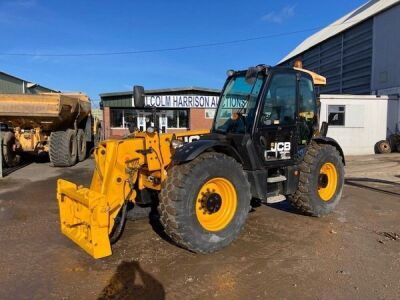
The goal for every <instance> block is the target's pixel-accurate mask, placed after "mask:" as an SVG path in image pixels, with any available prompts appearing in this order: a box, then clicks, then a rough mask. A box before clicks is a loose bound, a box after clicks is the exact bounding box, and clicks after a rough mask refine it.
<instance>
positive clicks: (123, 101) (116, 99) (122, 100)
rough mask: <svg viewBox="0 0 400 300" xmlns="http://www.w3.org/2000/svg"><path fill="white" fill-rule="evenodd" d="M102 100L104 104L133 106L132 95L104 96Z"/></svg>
mask: <svg viewBox="0 0 400 300" xmlns="http://www.w3.org/2000/svg"><path fill="white" fill-rule="evenodd" d="M101 101H102V103H103V105H104V106H109V107H132V95H120V96H112V97H102V98H101Z"/></svg>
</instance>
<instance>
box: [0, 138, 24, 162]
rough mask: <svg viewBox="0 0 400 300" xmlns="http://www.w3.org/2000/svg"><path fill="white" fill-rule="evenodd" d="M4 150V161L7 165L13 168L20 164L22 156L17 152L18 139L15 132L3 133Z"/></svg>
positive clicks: (2, 143)
mask: <svg viewBox="0 0 400 300" xmlns="http://www.w3.org/2000/svg"><path fill="white" fill-rule="evenodd" d="M1 145H2V148H3V149H2V150H3V161H4V163H5V166H6V167H9V168H12V167H15V166H17V165H18V164H19V162H20V161H21V156H20V155H18V154H17V152H16V148H17V141H16V138H15V135H14V133H12V132H5V133H4V134H2V141H1Z"/></svg>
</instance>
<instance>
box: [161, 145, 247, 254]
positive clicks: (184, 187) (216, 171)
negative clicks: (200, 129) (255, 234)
mask: <svg viewBox="0 0 400 300" xmlns="http://www.w3.org/2000/svg"><path fill="white" fill-rule="evenodd" d="M218 177H220V178H224V179H227V180H228V181H229V182H230V183H231V184H232V185H233V187H234V189H235V191H236V195H237V208H236V211H235V214H234V215H233V217H232V220H231V221H230V222H229V223H228V224H227V225H226V227H224V228H222V229H221V230H219V231H208V230H206V229H205V228H204V227H203V226H202V225H201V224H200V222H199V221H198V218H197V216H196V211H195V210H196V205H197V204H198V203H197V201H198V199H197V196H198V194H199V191H200V189H201V187H202V186H203V184H204V183H206V182H207V181H209V180H210V179H213V178H218ZM159 198H160V205H159V213H160V221H161V224H162V225H163V227H164V229H165V232H166V233H167V234H168V236H169V237H170V238H171V239H172V240H173V241H174V242H175V243H176V244H178V245H179V246H181V247H183V248H186V249H188V250H190V251H193V252H197V253H211V252H214V251H217V250H219V249H221V248H223V247H225V246H227V245H229V244H230V243H231V242H232V241H233V240H235V239H236V238H237V236H238V235H239V233H240V231H241V230H242V228H243V226H244V224H245V222H246V218H247V215H248V211H249V207H250V200H251V193H250V184H249V182H248V180H247V176H246V174H245V172H244V171H243V168H242V166H241V165H240V164H239V163H238V162H236V161H235V160H234V159H233V158H232V157H229V156H227V155H224V154H221V153H216V152H206V153H204V154H201V155H200V156H198V157H197V158H196V159H194V160H193V161H191V162H189V163H186V164H182V165H175V166H173V167H172V168H171V169H170V170H169V171H168V178H167V180H166V181H165V182H164V183H163V187H162V189H161V192H160V195H159Z"/></svg>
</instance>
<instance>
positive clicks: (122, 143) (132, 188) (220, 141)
mask: <svg viewBox="0 0 400 300" xmlns="http://www.w3.org/2000/svg"><path fill="white" fill-rule="evenodd" d="M323 84H326V80H325V78H324V77H322V76H320V75H317V74H315V73H313V72H311V71H307V70H304V69H301V68H296V67H295V68H288V67H269V66H266V65H258V66H256V67H251V68H249V69H248V70H245V71H228V78H227V80H226V83H225V86H224V88H223V91H222V93H221V96H220V101H219V105H218V109H217V111H216V114H215V119H214V123H213V126H212V129H211V131H208V132H207V133H206V132H194V131H188V132H185V133H180V134H168V133H167V134H166V133H159V131H158V129H157V128H151V127H150V128H148V130H147V131H146V132H138V131H135V132H133V133H132V134H131V136H130V137H129V138H126V139H123V140H107V141H103V142H101V143H100V144H99V145H98V147H97V148H96V149H95V162H96V167H95V170H94V173H93V178H92V183H91V185H90V188H84V187H81V186H77V185H75V184H73V183H71V182H68V181H65V180H62V179H60V180H58V187H57V199H58V203H59V207H60V218H61V230H62V232H63V233H64V234H65V235H67V236H68V237H70V238H71V239H72V240H73V241H74V242H76V243H77V244H78V245H79V246H81V247H82V248H83V249H84V250H86V251H87V252H88V253H89V254H90V255H92V256H93V257H95V258H101V257H105V256H108V255H111V244H112V243H114V242H115V241H116V240H117V239H118V237H119V236H120V235H121V232H122V230H123V227H124V223H125V219H126V214H127V207H128V203H130V202H131V203H132V204H133V205H136V204H138V203H140V200H139V199H140V197H139V195H140V194H142V193H144V192H145V191H149V190H153V191H156V192H157V193H158V199H159V200H158V202H159V203H158V210H159V214H160V221H161V223H162V225H163V226H164V229H165V232H166V233H167V234H168V235H169V236H170V237H171V239H172V240H173V241H174V242H175V243H176V244H178V245H179V246H182V247H184V248H187V249H189V250H191V251H194V252H200V253H209V252H213V251H216V250H218V249H221V248H222V247H224V246H227V245H228V244H229V243H231V242H232V241H233V240H234V239H235V238H236V237H237V236H238V235H239V233H240V231H241V229H242V228H243V226H244V223H245V221H246V218H247V215H248V212H249V209H250V200H251V198H252V197H253V198H257V199H260V200H261V201H265V202H268V203H273V202H278V201H282V200H284V199H285V198H286V197H287V198H288V200H289V201H290V202H291V204H293V205H294V206H295V207H296V208H298V209H299V210H300V211H301V212H303V213H305V214H308V215H312V216H322V215H325V214H328V213H329V212H331V211H332V209H333V208H334V207H335V206H336V205H337V203H338V202H339V200H340V198H341V194H342V188H343V182H344V167H343V166H344V155H343V151H342V149H341V148H340V146H339V145H338V143H337V142H336V141H335V140H333V139H331V138H328V137H327V136H326V132H327V126H326V124H323V126H322V127H321V130H319V128H318V111H319V110H318V105H317V99H316V93H315V90H314V85H323ZM134 100H135V106H136V107H143V106H144V102H145V101H144V91H143V88H141V87H135V89H134ZM193 135H201V137H200V139H199V140H197V141H194V142H191V143H184V142H183V138H184V137H186V136H193ZM132 204H131V205H132ZM133 209H135V208H133Z"/></svg>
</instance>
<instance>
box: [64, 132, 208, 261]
mask: <svg viewBox="0 0 400 300" xmlns="http://www.w3.org/2000/svg"><path fill="white" fill-rule="evenodd" d="M208 132H209V131H208V130H197V131H195V130H193V131H187V132H182V133H176V134H165V133H164V134H158V133H155V132H154V133H149V132H136V133H134V134H133V136H132V137H130V138H128V139H124V140H107V141H104V142H101V143H100V144H99V145H98V147H97V148H96V150H95V152H94V156H95V170H94V173H93V177H92V182H91V185H90V188H84V187H82V186H78V185H76V184H74V183H71V182H69V181H67V180H63V179H59V180H58V182H57V200H58V204H59V208H60V219H61V230H62V232H63V233H64V234H65V235H66V236H68V237H69V238H70V239H71V240H73V241H74V242H75V243H77V244H78V245H79V246H80V247H82V248H83V249H84V250H85V251H86V252H87V253H89V254H90V255H92V256H93V257H94V258H101V257H105V256H109V255H111V253H112V251H111V244H110V238H109V236H110V234H111V232H112V230H113V228H114V225H115V224H114V223H115V219H116V217H117V215H118V213H119V211H120V210H121V208H122V206H123V205H124V203H126V202H127V201H131V202H133V203H134V202H135V199H136V196H137V190H143V189H145V188H149V189H152V190H158V191H159V190H161V183H162V182H163V181H164V180H165V178H166V176H167V171H166V169H167V168H168V166H169V165H170V164H171V157H172V154H173V152H174V149H173V144H181V143H183V142H184V141H185V140H187V139H188V138H198V136H200V135H203V134H206V133H208Z"/></svg>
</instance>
